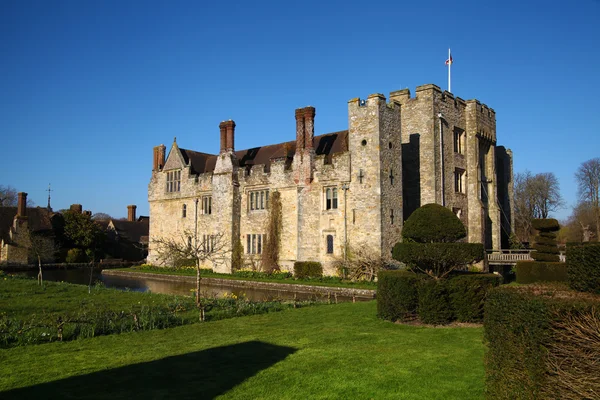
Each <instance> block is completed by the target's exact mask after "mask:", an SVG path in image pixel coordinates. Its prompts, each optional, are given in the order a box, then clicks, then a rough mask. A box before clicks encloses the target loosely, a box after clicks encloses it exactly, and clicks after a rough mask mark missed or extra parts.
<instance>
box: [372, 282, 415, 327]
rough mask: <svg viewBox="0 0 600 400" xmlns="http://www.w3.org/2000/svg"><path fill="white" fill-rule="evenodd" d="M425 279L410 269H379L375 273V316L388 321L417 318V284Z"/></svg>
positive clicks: (404, 320)
mask: <svg viewBox="0 0 600 400" xmlns="http://www.w3.org/2000/svg"><path fill="white" fill-rule="evenodd" d="M424 279H427V277H426V276H425V275H423V274H416V273H414V272H410V271H380V272H379V274H378V275H377V316H378V317H379V318H382V319H386V320H388V321H393V322H394V321H403V322H406V321H412V320H414V319H416V318H417V307H418V305H419V292H418V286H419V283H420V282H421V281H423V280H424Z"/></svg>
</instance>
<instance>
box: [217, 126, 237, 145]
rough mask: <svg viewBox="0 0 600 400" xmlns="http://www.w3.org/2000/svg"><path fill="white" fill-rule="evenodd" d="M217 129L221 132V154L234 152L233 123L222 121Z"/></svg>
mask: <svg viewBox="0 0 600 400" xmlns="http://www.w3.org/2000/svg"><path fill="white" fill-rule="evenodd" d="M219 129H220V131H221V153H225V152H228V151H234V149H235V146H234V141H235V122H233V121H232V120H229V121H223V122H221V123H220V124H219Z"/></svg>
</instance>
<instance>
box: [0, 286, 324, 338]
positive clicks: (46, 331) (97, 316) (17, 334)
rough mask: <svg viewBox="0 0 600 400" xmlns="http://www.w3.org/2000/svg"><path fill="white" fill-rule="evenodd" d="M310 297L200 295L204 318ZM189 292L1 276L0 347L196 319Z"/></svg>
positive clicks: (276, 308) (259, 310) (258, 310)
mask: <svg viewBox="0 0 600 400" xmlns="http://www.w3.org/2000/svg"><path fill="white" fill-rule="evenodd" d="M314 303H315V302H309V301H304V302H293V301H289V302H284V301H269V302H251V301H247V300H246V299H243V298H237V297H229V298H218V299H217V298H210V299H203V300H202V305H203V307H204V310H205V313H206V316H205V317H206V320H208V321H212V320H219V319H224V318H231V317H236V316H242V315H252V314H261V313H266V312H272V311H281V310H283V309H286V308H292V307H301V306H305V305H310V304H314ZM199 315H200V314H199V310H198V308H197V307H196V304H195V302H194V299H193V298H192V297H189V296H173V295H163V294H153V293H148V292H145V293H140V292H124V291H120V290H116V289H108V288H105V287H103V286H98V285H96V286H92V287H91V290H89V289H88V287H87V286H83V285H73V284H69V283H62V282H46V283H44V285H43V286H40V285H38V284H37V281H36V280H33V279H27V278H22V277H13V276H10V275H1V276H0V347H10V346H19V345H27V344H36V343H43V342H51V341H57V340H74V339H78V338H82V337H83V338H85V337H94V336H99V335H107V334H113V333H123V332H129V331H139V330H151V329H163V328H168V327H173V326H178V325H185V324H189V323H194V322H198V321H199Z"/></svg>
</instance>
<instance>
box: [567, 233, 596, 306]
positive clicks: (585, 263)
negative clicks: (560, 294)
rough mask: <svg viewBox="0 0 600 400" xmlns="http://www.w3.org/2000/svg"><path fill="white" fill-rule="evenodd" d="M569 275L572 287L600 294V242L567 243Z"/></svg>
mask: <svg viewBox="0 0 600 400" xmlns="http://www.w3.org/2000/svg"><path fill="white" fill-rule="evenodd" d="M567 276H568V280H569V286H570V287H571V289H573V290H577V291H579V292H590V293H596V294H600V243H595V244H586V245H583V244H575V245H573V244H569V245H567Z"/></svg>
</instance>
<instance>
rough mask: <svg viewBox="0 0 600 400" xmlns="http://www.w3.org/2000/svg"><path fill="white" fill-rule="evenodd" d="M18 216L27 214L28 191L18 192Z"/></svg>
mask: <svg viewBox="0 0 600 400" xmlns="http://www.w3.org/2000/svg"><path fill="white" fill-rule="evenodd" d="M17 196H18V199H17V217H26V216H27V193H25V192H19V193H18V194H17Z"/></svg>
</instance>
